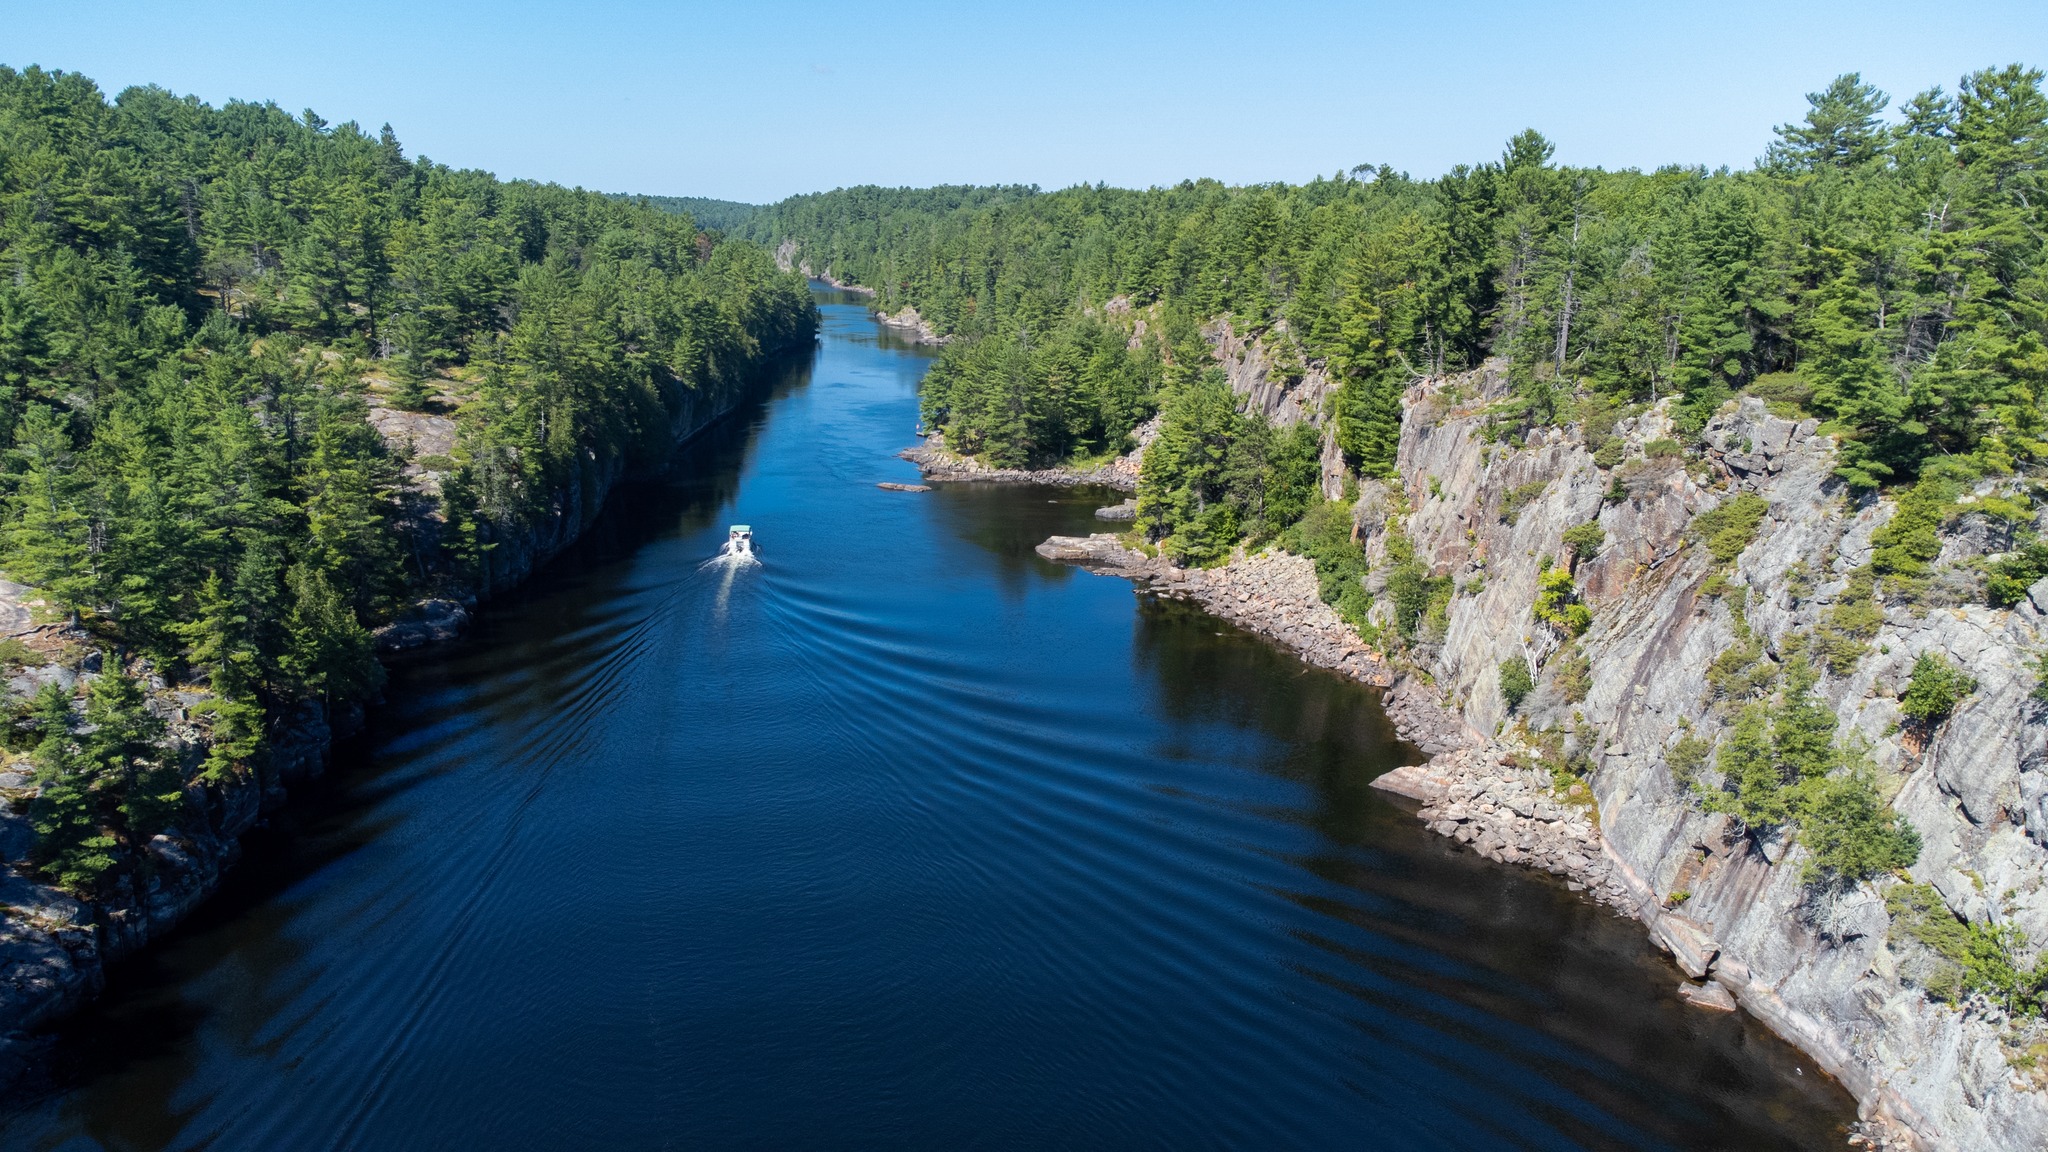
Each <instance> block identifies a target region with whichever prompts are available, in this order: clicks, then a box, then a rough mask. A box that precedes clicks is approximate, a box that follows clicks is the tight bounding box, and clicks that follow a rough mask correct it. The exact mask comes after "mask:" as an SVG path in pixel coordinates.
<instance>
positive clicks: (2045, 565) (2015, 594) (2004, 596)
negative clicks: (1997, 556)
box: [1984, 540, 2048, 608]
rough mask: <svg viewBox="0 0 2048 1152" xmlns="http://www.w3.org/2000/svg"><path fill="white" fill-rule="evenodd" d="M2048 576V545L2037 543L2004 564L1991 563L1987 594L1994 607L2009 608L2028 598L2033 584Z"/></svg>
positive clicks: (2001, 562)
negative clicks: (2028, 590) (2028, 591)
mask: <svg viewBox="0 0 2048 1152" xmlns="http://www.w3.org/2000/svg"><path fill="white" fill-rule="evenodd" d="M2043 576H2048V543H2044V542H2042V541H2039V540H2036V541H2034V542H2033V543H2031V544H2028V545H2027V546H2026V547H2024V548H2022V549H2020V550H2019V551H2017V552H2015V553H2013V554H2012V555H2010V556H2007V557H2006V558H2005V559H2003V560H1994V561H1992V562H1991V570H1990V572H1988V573H1987V574H1986V576H1985V580H1984V592H1985V596H1986V598H1987V599H1989V600H1990V601H1991V603H1993V604H1995V605H1997V606H1998V607H2000V608H2010V607H2012V606H2013V605H2015V604H2017V603H2019V602H2020V601H2021V600H2023V599H2025V598H2026V595H2027V589H2029V588H2031V587H2033V586H2034V582H2035V581H2037V580H2039V579H2041V578H2042V577H2043Z"/></svg>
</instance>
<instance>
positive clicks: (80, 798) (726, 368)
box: [0, 67, 815, 891]
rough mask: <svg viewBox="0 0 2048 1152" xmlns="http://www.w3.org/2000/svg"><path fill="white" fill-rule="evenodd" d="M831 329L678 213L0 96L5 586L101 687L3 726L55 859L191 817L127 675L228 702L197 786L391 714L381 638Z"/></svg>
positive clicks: (365, 136)
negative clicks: (286, 732) (379, 711)
mask: <svg viewBox="0 0 2048 1152" xmlns="http://www.w3.org/2000/svg"><path fill="white" fill-rule="evenodd" d="M814 328H815V310H814V308H813V307H812V305H811V303H810V299H809V296H808V294H807V292H806V290H805V287H804V285H803V283H802V281H801V279H800V278H798V277H796V276H794V275H792V274H786V273H781V272H778V271H777V270H776V268H775V266H774V262H773V261H772V259H771V258H770V257H769V256H768V254H767V253H765V252H764V251H762V250H761V249H760V248H758V247H757V246H755V245H752V244H749V243H746V242H743V241H727V240H724V239H722V238H721V237H719V236H717V235H711V234H706V233H704V232H701V231H700V230H699V229H698V227H697V225H696V224H695V223H694V222H693V221H692V220H691V219H690V218H689V217H688V216H687V215H682V214H677V213H673V212H665V211H662V210H660V209H659V208H658V207H657V206H654V205H650V204H647V203H642V202H638V201H629V200H621V199H616V198H611V197H606V196H603V195H600V194H596V193H586V192H583V191H580V190H575V191H572V190H569V189H564V188H561V187H558V186H555V185H547V184H537V183H531V182H523V181H500V180H498V179H496V178H495V177H493V176H491V175H490V174H488V173H484V172H476V171H461V170H455V169H451V168H448V167H446V166H443V165H439V164H435V163H433V162H431V161H429V160H427V159H425V158H423V157H422V158H408V157H407V156H406V155H405V153H404V150H403V149H402V147H401V146H400V144H399V142H398V140H397V138H396V137H395V136H394V135H393V133H392V131H391V129H390V128H389V126H386V127H385V128H383V129H382V130H381V131H380V132H376V133H371V132H366V131H364V130H363V129H362V128H361V127H359V126H358V125H356V124H354V123H344V124H339V125H330V124H328V123H327V122H325V121H323V120H322V119H321V118H320V117H318V116H317V115H315V114H314V113H313V112H311V111H310V110H309V111H307V112H305V113H303V114H301V115H298V116H293V115H291V114H288V113H286V112H285V111H283V110H282V109H280V108H278V107H276V106H275V105H272V104H255V103H243V102H233V103H229V104H226V105H224V106H222V107H219V108H214V107H211V106H208V105H206V104H204V103H202V102H200V101H199V100H197V99H195V98H192V97H178V96H174V95H173V94H171V93H169V92H166V91H164V90H162V89H160V88H155V87H142V88H131V89H129V90H127V91H125V92H122V93H121V94H120V95H119V96H118V97H117V98H115V99H112V100H109V99H107V98H106V97H105V96H104V95H103V94H102V93H101V92H100V91H99V89H98V88H97V87H96V86H95V85H94V84H93V83H92V82H91V81H90V80H88V79H86V78H85V77H82V76H79V75H77V74H73V73H65V72H59V71H46V70H43V69H41V68H36V67H30V68H26V69H22V70H19V71H17V70H14V69H12V68H6V67H0V443H4V444H6V445H8V446H9V448H8V449H7V452H6V456H5V465H4V469H0V571H4V572H5V573H6V575H7V576H9V577H10V578H12V579H14V580H17V581H19V582H21V583H23V584H27V585H30V586H32V587H33V588H34V589H36V590H37V592H38V593H39V594H40V595H41V596H43V597H44V598H45V599H46V600H47V601H48V602H49V604H50V606H51V611H53V612H55V613H58V614H60V615H64V616H68V617H70V619H71V620H72V621H73V622H75V624H76V625H77V627H78V628H80V629H82V630H83V631H84V633H86V634H87V636H88V637H89V638H90V643H91V644H93V645H96V646H101V647H104V648H106V649H107V651H108V652H109V653H110V655H111V656H112V657H113V658H112V659H111V660H108V661H107V663H106V665H105V666H104V667H103V669H102V673H101V675H100V677H99V679H98V680H97V681H96V682H95V683H94V685H93V689H92V692H91V699H90V702H89V704H88V705H87V707H86V709H85V712H84V714H83V716H82V717H80V716H78V715H76V714H75V710H74V709H72V707H71V705H72V704H73V703H74V701H72V700H71V699H70V696H69V694H68V693H66V692H64V691H62V690H61V689H54V688H53V689H50V690H49V691H47V692H46V693H45V695H44V698H43V699H42V700H41V701H40V703H39V704H37V705H36V706H35V707H33V708H25V707H22V706H21V705H20V704H18V703H17V705H16V706H15V712H16V714H15V715H14V716H13V717H12V718H11V719H10V722H9V727H8V733H9V737H8V739H9V743H10V745H11V746H13V747H15V748H22V747H32V748H34V750H35V751H34V758H35V763H36V765H37V772H38V775H37V783H38V786H39V790H40V797H41V798H40V799H39V800H38V801H37V809H36V811H35V813H34V819H35V820H36V823H37V826H38V829H39V830H40V831H41V832H42V835H43V843H42V845H41V846H40V848H39V849H38V851H39V858H40V859H41V860H42V861H43V862H44V863H45V865H46V867H48V868H49V869H50V870H51V871H52V872H53V873H54V874H57V875H59V876H60V877H62V878H63V879H64V880H65V882H66V883H68V884H70V885H71V886H73V887H75V888H78V889H80V890H82V891H100V890H104V889H105V888H106V886H107V885H109V884H112V883H116V882H118V881H120V880H121V879H122V878H123V877H125V876H126V875H127V874H128V873H129V872H131V871H132V870H133V869H134V868H135V867H137V866H139V865H137V863H136V854H135V852H134V849H135V847H136V846H137V845H139V844H141V843H144V842H146V841H147V839H148V838H149V836H150V835H152V834H154V833H155V832H158V831H161V830H163V829H164V828H166V827H169V826H170V825H171V824H172V823H173V822H175V821H176V820H177V819H179V818H181V812H182V810H183V806H182V803H181V802H179V801H178V795H177V794H178V790H179V789H180V788H181V787H182V786H183V774H182V772H181V771H178V770H174V769H175V766H173V770H169V775H168V776H166V774H165V772H166V770H167V769H166V766H165V764H164V757H165V755H166V753H165V751H164V747H163V743H162V739H161V737H162V725H161V724H160V723H158V722H156V721H155V720H154V719H153V718H152V717H151V715H149V714H148V706H147V703H146V699H145V696H144V694H143V693H142V692H141V691H140V690H139V689H138V688H137V687H136V685H135V683H133V682H132V681H131V680H130V675H131V672H140V671H142V670H144V665H145V664H146V666H147V669H149V670H151V671H153V672H154V674H156V675H159V676H166V677H169V678H172V679H178V678H183V679H189V680H191V681H195V682H199V683H203V684H204V685H206V686H207V687H208V688H209V689H210V699H209V700H208V701H207V702H206V703H205V704H204V705H203V706H201V707H200V708H199V709H196V710H195V711H196V712H197V714H198V715H199V717H200V722H201V723H202V724H203V725H204V726H205V727H207V728H208V729H209V741H208V743H209V747H210V751H209V752H208V755H207V759H206V762H205V764H204V766H203V772H204V777H205V779H208V780H220V779H223V778H225V777H227V776H229V775H232V774H235V773H241V772H245V771H248V770H251V769H252V768H253V767H257V766H260V765H261V763H262V762H263V756H264V751H265V746H266V741H267V740H268V739H269V738H270V737H271V736H272V735H273V734H274V731H275V729H276V727H277V725H278V724H279V723H280V718H281V717H282V716H284V715H285V714H286V713H288V712H289V711H290V710H291V709H293V708H294V707H296V706H300V705H302V704H303V703H304V702H307V701H318V702H322V703H337V702H343V701H356V700H362V699H365V698H367V697H370V696H372V695H373V694H374V693H375V692H376V691H377V689H378V687H379V685H380V683H381V679H382V672H381V669H380V668H379V667H378V665H377V663H376V660H375V659H374V656H373V651H372V643H371V629H372V628H374V627H376V626H377V625H379V624H382V623H384V622H385V621H388V620H390V619H391V618H392V617H393V615H394V614H395V613H397V612H398V611H400V610H401V609H402V607H403V606H404V605H406V604H407V603H409V602H410V601H412V600H414V599H416V598H418V597H419V596H421V595H423V594H428V593H433V592H450V593H455V594H461V593H463V592H465V591H469V590H473V589H475V588H476V587H477V584H478V582H479V581H480V580H481V579H482V578H483V574H484V572H485V570H486V568H487V567H488V561H489V556H488V553H489V552H490V550H491V549H492V548H494V547H495V546H496V545H497V543H498V542H500V541H503V540H505V539H509V538H515V537H517V536H518V535H519V533H520V532H521V531H522V530H523V529H524V528H525V526H527V525H530V524H533V523H537V522H539V521H540V520H541V519H542V518H544V517H546V516H547V515H549V514H550V512H551V505H552V503H553V502H554V501H555V500H556V499H557V498H558V493H560V492H562V491H563V490H564V489H565V488H568V487H570V486H571V484H572V482H573V481H574V480H575V479H576V478H577V477H578V476H579V475H580V474H582V473H584V472H585V471H587V470H588V469H590V468H591V467H593V466H594V465H595V464H599V463H602V464H607V465H608V464H610V463H611V462H624V463H625V464H626V465H628V466H630V465H633V464H638V463H646V462H651V461H653V460H655V459H657V458H658V457H659V454H660V453H661V452H662V451H663V450H665V448H666V446H667V439H668V437H669V435H670V427H671V420H672V418H673V416H674V415H675V414H676V413H678V412H679V411H681V410H682V407H683V405H684V404H686V403H687V402H688V401H689V399H690V398H691V396H692V394H693V393H697V392H701V391H704V390H706V389H720V388H729V387H732V386H734V385H735V384H736V383H737V382H739V381H741V380H742V379H744V378H745V377H746V376H747V375H748V374H750V373H752V372H754V371H756V370H757V369H758V368H759V367H760V366H761V365H762V364H763V363H764V361H765V360H766V359H767V358H769V357H772V356H774V355H776V354H778V353H780V352H782V351H784V350H787V349H791V348H795V347H800V346H805V345H807V344H808V342H809V340H810V338H811V336H812V333H813V331H814ZM379 404H381V405H385V406H390V407H410V408H426V407H433V408H437V409H440V410H443V411H445V412H448V413H449V414H452V415H453V416H454V418H455V421H456V424H457V428H458V433H457V438H456V444H455V448H454V450H453V451H452V453H451V454H450V455H449V456H448V457H446V458H443V459H428V460H411V459H408V452H409V449H408V448H407V447H406V446H405V445H403V444H398V445H395V446H394V445H392V444H389V443H387V442H386V440H385V438H384V437H382V436H380V435H379V434H378V433H377V431H376V430H375V429H374V428H373V427H372V426H371V424H370V423H369V421H368V419H367V417H368V414H369V411H370V409H371V407H372V406H373V405H379ZM408 465H411V466H413V467H414V470H415V472H418V471H419V470H420V469H425V470H426V471H428V472H430V473H432V474H433V475H434V476H435V477H437V478H438V481H439V483H438V485H428V486H425V487H421V486H419V485H415V484H411V483H408V482H407V480H406V477H405V474H404V470H405V469H406V467H407V466H408ZM435 487H438V492H435V491H434V488H435ZM17 648H18V646H17ZM8 655H9V656H10V657H11V658H14V659H17V660H18V659H20V658H21V657H22V655H23V653H22V652H20V651H18V650H14V649H11V650H10V652H9V653H8ZM136 660H141V661H143V662H144V663H143V664H138V663H136V662H135V661H136ZM81 721H82V723H81Z"/></svg>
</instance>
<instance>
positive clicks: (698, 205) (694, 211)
mask: <svg viewBox="0 0 2048 1152" xmlns="http://www.w3.org/2000/svg"><path fill="white" fill-rule="evenodd" d="M611 195H612V197H613V198H614V199H618V200H631V201H635V202H639V201H645V202H646V204H647V205H648V206H649V207H651V208H653V209H655V210H656V211H658V212H671V213H674V214H675V215H678V216H688V217H689V218H690V219H692V220H694V221H696V222H697V227H699V228H702V229H704V230H705V231H707V232H737V231H739V230H740V228H741V226H742V225H744V224H746V222H747V221H748V220H749V219H751V218H752V217H753V216H754V214H755V213H757V212H760V211H761V210H762V205H759V204H742V203H740V202H739V201H737V200H712V199H709V198H707V197H704V196H635V195H631V194H629V193H624V192H614V193H612V194H611Z"/></svg>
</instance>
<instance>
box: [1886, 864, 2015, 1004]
mask: <svg viewBox="0 0 2048 1152" xmlns="http://www.w3.org/2000/svg"><path fill="white" fill-rule="evenodd" d="M1885 910H1886V911H1888V912H1890V913H1891V918H1892V927H1893V928H1894V929H1896V930H1898V931H1900V932H1903V933H1904V934H1905V935H1906V937H1907V938H1909V939H1912V940H1917V941H1919V942H1920V943H1921V944H1924V945H1926V946H1927V948H1928V949H1929V950H1930V951H1932V952H1933V953H1934V954H1935V955H1936V956H1938V957H1940V958H1941V960H1942V961H1943V962H1944V963H1945V965H1946V967H1945V968H1944V969H1942V970H1940V971H1938V972H1936V973H1935V974H1934V976H1933V977H1931V978H1930V979H1929V980H1928V982H1927V994H1928V995H1929V996H1931V997H1932V998H1934V999H1936V1000H1942V1001H1946V1002H1948V1003H1955V1002H1957V1001H1960V1000H1964V999H1967V998H1968V997H1970V996H1977V995H1981V996H1984V997H1986V998H1988V999H1990V1000H1992V1001H1995V1002H1996V1003H1997V1004H1998V1005H1999V1006H2000V1007H2001V1008H2004V1009H2005V1010H2006V1012H2008V1013H2010V1014H2011V1015H2013V1016H2021V1017H2026V1016H2039V1015H2041V1014H2042V1008H2043V1006H2044V1005H2043V999H2044V993H2048V958H2043V959H2041V960H2039V961H2037V962H2036V963H2035V964H2034V965H2032V966H2031V967H2029V966H2027V965H2025V964H2023V963H2022V962H2021V961H2020V958H2019V957H2020V954H2021V953H2022V952H2024V951H2025V950H2026V947H2027V937H2026V933H2025V932H2023V931H2021V930H2020V928H2019V927H2018V926H2017V925H2012V924H2002V925H1991V924H1976V923H1972V922H1970V921H1967V920H1964V919H1962V918H1960V917H1958V916H1956V915H1955V914H1954V913H1952V912H1950V911H1949V910H1948V905H1946V904H1945V903H1943V902H1942V899H1941V893H1939V892H1937V891H1935V890H1934V888H1933V887H1932V886H1930V885H1927V884H1902V885H1900V886H1899V887H1898V888H1895V889H1893V890H1892V892H1891V894H1890V895H1888V896H1886V897H1885Z"/></svg>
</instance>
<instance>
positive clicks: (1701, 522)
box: [1690, 492, 1770, 568]
mask: <svg viewBox="0 0 2048 1152" xmlns="http://www.w3.org/2000/svg"><path fill="white" fill-rule="evenodd" d="M1769 507H1770V505H1768V504H1767V503H1765V502H1764V498H1763V497H1761V496H1758V495H1757V494H1756V493H1754V492H1741V493H1737V494H1736V495H1735V496H1733V497H1731V498H1729V499H1727V500H1723V501H1722V502H1721V503H1720V504H1718V505H1716V506H1715V507H1713V508H1710V509H1708V510H1707V511H1705V512H1702V513H1700V514H1699V515H1697V516H1695V517H1693V518H1692V524H1691V526H1690V529H1691V531H1692V534H1693V535H1694V537H1696V538H1697V539H1699V540H1701V541H1704V542H1705V544H1706V546H1707V554H1708V555H1710V556H1712V557H1713V558H1714V563H1715V564H1716V565H1718V566H1720V567H1724V568H1725V567H1727V566H1728V565H1730V564H1733V563H1735V558H1736V557H1738V556H1740V555H1742V551H1743V549H1745V548H1747V547H1749V545H1750V542H1751V541H1753V540H1755V539H1756V530H1757V527H1758V526H1759V525H1760V524H1762V523H1763V519H1764V512H1765V511H1767V510H1768V509H1769Z"/></svg>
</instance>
